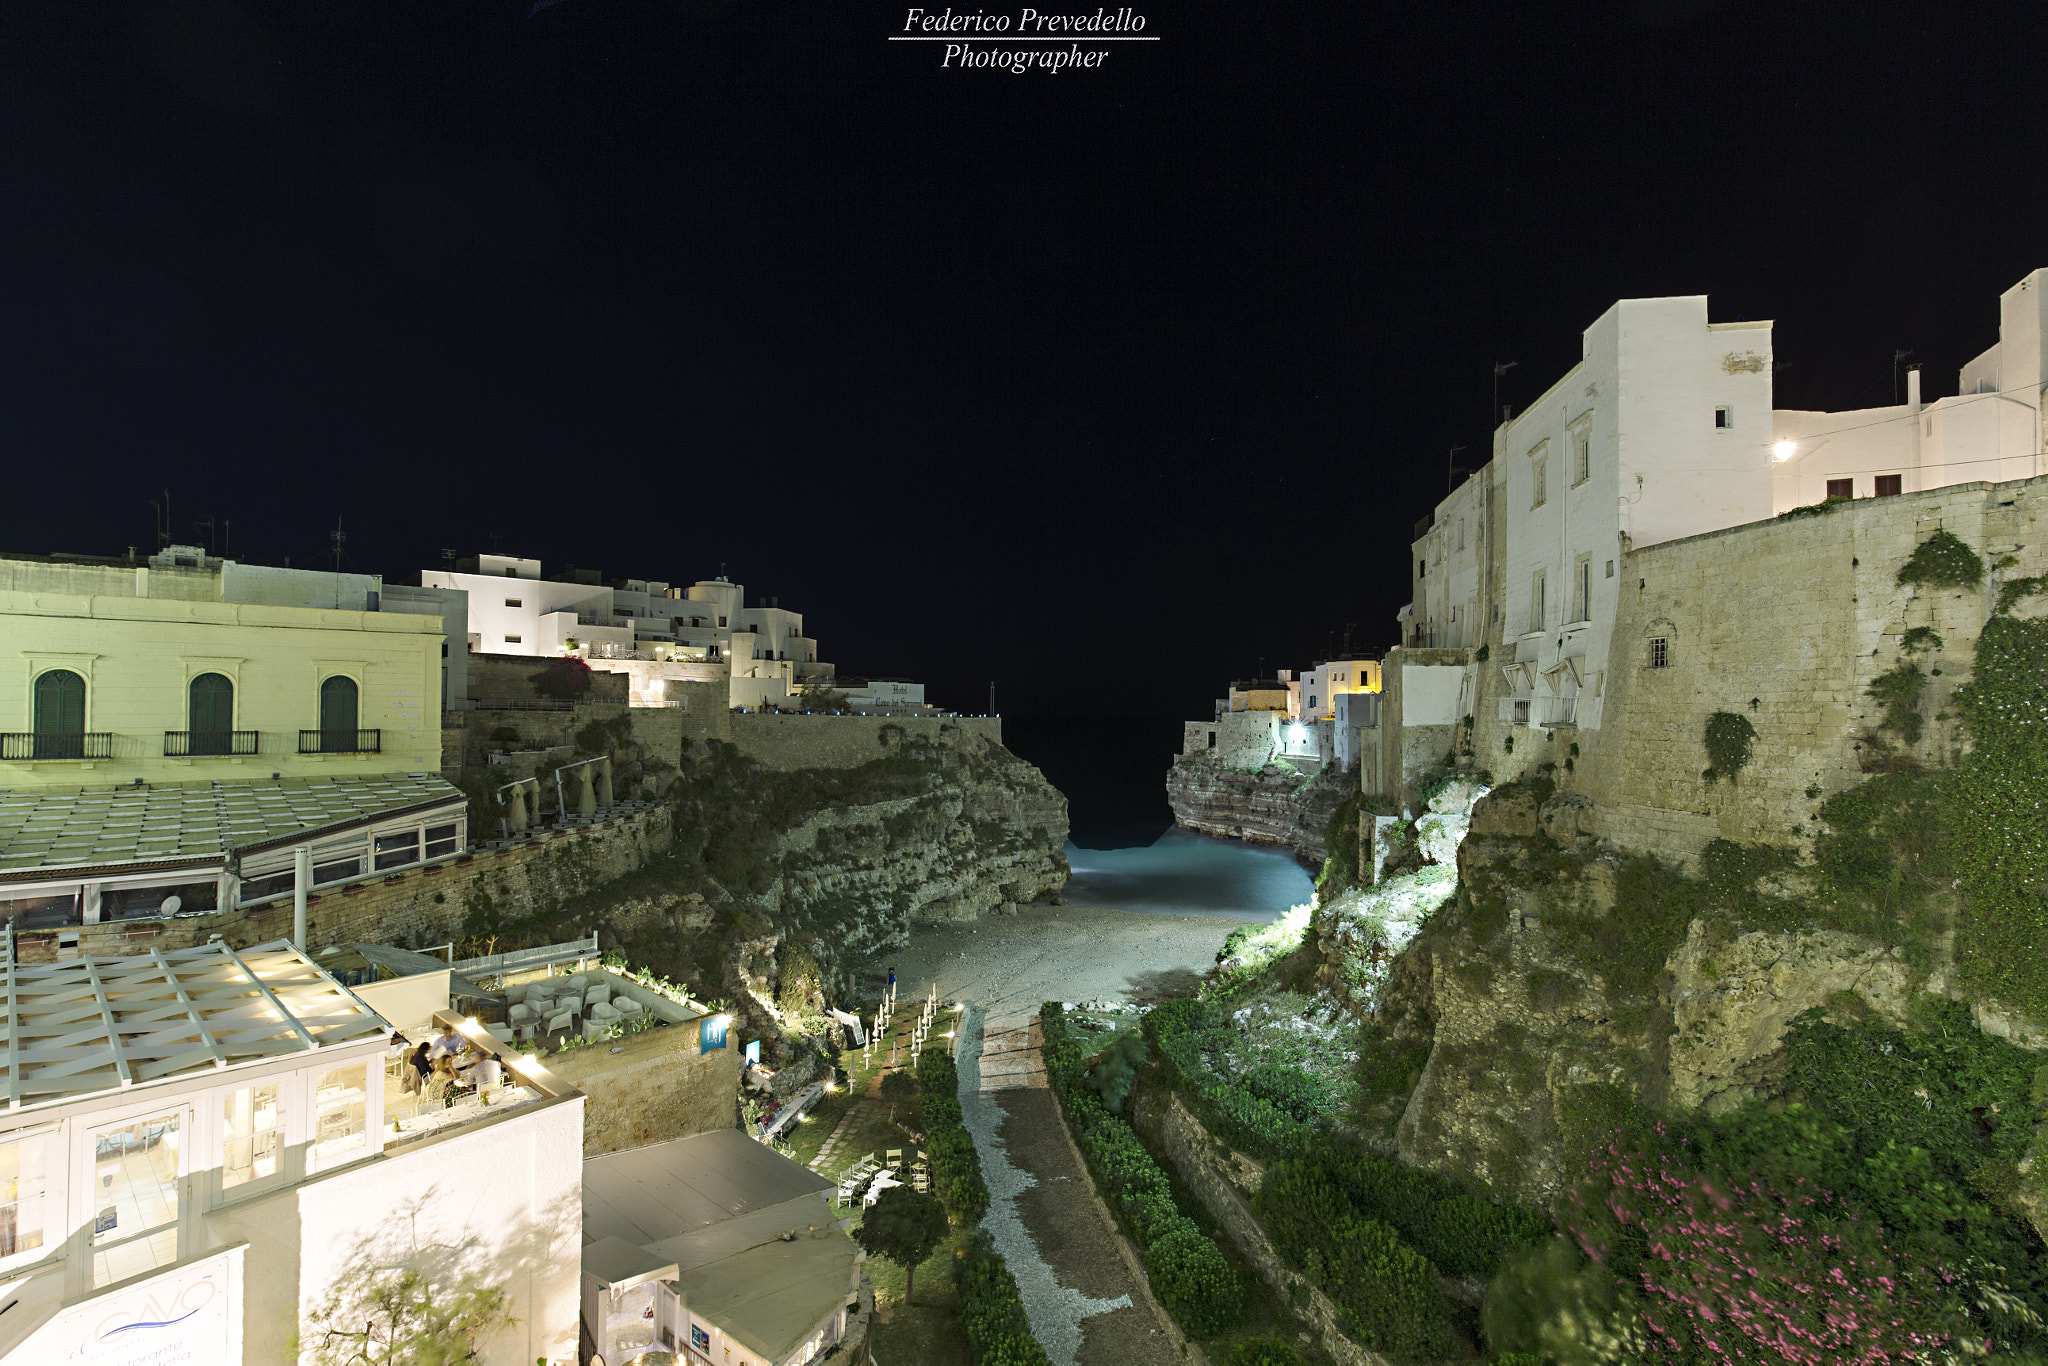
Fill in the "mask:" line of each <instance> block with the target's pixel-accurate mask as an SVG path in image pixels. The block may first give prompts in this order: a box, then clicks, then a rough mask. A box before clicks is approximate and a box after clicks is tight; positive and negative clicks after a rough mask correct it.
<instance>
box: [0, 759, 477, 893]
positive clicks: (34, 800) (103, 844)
mask: <svg viewBox="0 0 2048 1366" xmlns="http://www.w3.org/2000/svg"><path fill="white" fill-rule="evenodd" d="M466 800H467V798H465V797H464V795H463V792H462V789H461V788H459V787H456V786H455V785H454V784H453V783H451V782H449V781H448V780H447V779H445V778H443V777H441V776H440V775H439V774H434V773H388V774H379V775H377V776H374V777H365V778H282V779H275V780H272V781H269V782H248V783H226V782H207V783H178V784H163V783H160V784H157V785H155V786H151V787H101V788H89V787H81V788H60V789H53V790H48V791H33V792H31V791H19V792H18V791H13V790H10V789H6V788H0V877H9V876H10V875H13V876H19V875H23V874H30V873H35V874H41V873H57V872H60V871H63V870H65V869H70V868H80V869H84V868H95V867H104V866H106V865H109V864H122V865H126V864H140V865H145V866H146V865H149V864H154V863H162V864H166V865H169V866H173V867H175V866H177V865H179V864H184V863H195V862H204V861H206V860H209V859H223V858H225V857H226V856H227V855H228V854H230V853H232V852H234V851H236V850H239V849H245V848H251V847H254V846H257V845H262V844H267V843H275V842H278V841H295V840H296V839H298V838H299V837H301V836H304V835H307V834H318V833H319V832H320V831H323V830H328V829H332V828H335V827H343V826H349V825H355V824H361V823H364V822H367V821H374V820H377V819H380V818H382V817H386V816H394V815H398V814H400V813H402V812H404V811H407V810H411V809H431V808H432V807H434V806H436V805H440V804H444V803H449V804H452V803H455V802H462V801H466Z"/></svg>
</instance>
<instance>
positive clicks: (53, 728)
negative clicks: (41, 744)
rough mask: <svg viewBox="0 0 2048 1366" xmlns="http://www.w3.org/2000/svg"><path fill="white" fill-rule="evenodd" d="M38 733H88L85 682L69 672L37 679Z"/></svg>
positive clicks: (56, 673) (42, 676)
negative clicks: (86, 730)
mask: <svg viewBox="0 0 2048 1366" xmlns="http://www.w3.org/2000/svg"><path fill="white" fill-rule="evenodd" d="M36 734H38V735H83V734H85V680H84V679H82V678H80V677H79V676H78V675H77V674H75V673H73V672H71V670H69V669H52V670H50V671H49V672H48V673H46V674H43V675H41V676H40V677H38V678H37V679H36Z"/></svg>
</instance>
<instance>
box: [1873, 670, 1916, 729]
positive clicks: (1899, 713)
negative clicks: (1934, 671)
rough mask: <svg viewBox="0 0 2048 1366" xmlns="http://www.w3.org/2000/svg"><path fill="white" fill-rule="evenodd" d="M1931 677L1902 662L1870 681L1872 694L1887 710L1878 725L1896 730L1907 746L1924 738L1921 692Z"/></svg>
mask: <svg viewBox="0 0 2048 1366" xmlns="http://www.w3.org/2000/svg"><path fill="white" fill-rule="evenodd" d="M1926 686H1927V676H1926V675H1925V674H1923V673H1921V672H1920V670H1919V667H1918V666H1917V665H1914V664H1911V663H1906V662H1901V663H1900V664H1899V665H1898V666H1897V667H1896V668H1892V669H1887V670H1886V671H1885V672H1883V673H1881V674H1879V675H1878V676H1877V677H1876V678H1873V679H1871V680H1870V687H1869V689H1868V690H1867V691H1868V693H1869V695H1870V696H1871V697H1872V698H1873V699H1875V700H1876V701H1877V702H1878V703H1880V704H1881V705H1882V706H1883V707H1884V719H1883V720H1881V721H1879V722H1878V723H1877V724H1878V725H1880V726H1882V727H1883V728H1884V729H1886V730H1890V731H1896V732H1898V734H1899V737H1900V738H1901V739H1903V740H1904V741H1905V742H1906V743H1907V744H1909V745H1910V744H1913V743H1915V742H1916V741H1918V740H1919V738H1920V731H1921V720H1920V693H1921V690H1922V689H1924V688H1925V687H1926Z"/></svg>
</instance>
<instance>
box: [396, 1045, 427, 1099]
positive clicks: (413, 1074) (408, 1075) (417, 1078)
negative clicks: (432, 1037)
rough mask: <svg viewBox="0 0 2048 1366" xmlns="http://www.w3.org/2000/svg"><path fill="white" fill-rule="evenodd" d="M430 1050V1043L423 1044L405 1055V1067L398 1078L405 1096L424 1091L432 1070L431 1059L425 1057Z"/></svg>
mask: <svg viewBox="0 0 2048 1366" xmlns="http://www.w3.org/2000/svg"><path fill="white" fill-rule="evenodd" d="M431 1048H433V1045H432V1044H431V1043H423V1044H421V1045H420V1046H419V1047H417V1048H415V1049H413V1050H412V1052H410V1053H408V1054H406V1055H405V1067H404V1069H403V1072H402V1075H401V1077H400V1084H401V1085H402V1086H403V1087H404V1088H405V1093H406V1094H407V1095H413V1094H414V1093H416V1092H419V1091H423V1090H425V1089H426V1086H427V1077H428V1076H429V1075H430V1074H431V1073H432V1072H433V1070H434V1063H433V1059H431V1058H429V1057H428V1056H427V1053H428V1050H430V1049H431Z"/></svg>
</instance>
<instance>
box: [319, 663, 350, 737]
mask: <svg viewBox="0 0 2048 1366" xmlns="http://www.w3.org/2000/svg"><path fill="white" fill-rule="evenodd" d="M356 718H357V712H356V681H355V680H354V679H353V678H348V677H345V676H343V675H341V674H336V675H335V676H334V677H332V678H329V679H325V680H323V681H322V682H321V684H320V749H321V751H322V752H323V753H326V754H353V753H355V752H356Z"/></svg>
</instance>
